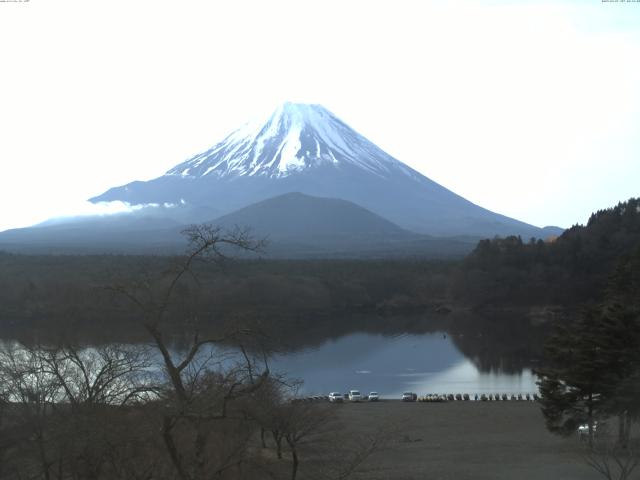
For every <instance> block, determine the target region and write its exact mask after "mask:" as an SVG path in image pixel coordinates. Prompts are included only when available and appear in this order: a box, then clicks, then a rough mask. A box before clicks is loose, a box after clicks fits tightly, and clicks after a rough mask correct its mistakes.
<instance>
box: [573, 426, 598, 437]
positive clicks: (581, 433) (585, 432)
mask: <svg viewBox="0 0 640 480" xmlns="http://www.w3.org/2000/svg"><path fill="white" fill-rule="evenodd" d="M597 430H598V422H593V434H594V435H595V434H596V431H597ZM578 438H579V439H580V440H586V439H588V438H589V424H588V423H585V424H584V425H580V426H579V427H578Z"/></svg>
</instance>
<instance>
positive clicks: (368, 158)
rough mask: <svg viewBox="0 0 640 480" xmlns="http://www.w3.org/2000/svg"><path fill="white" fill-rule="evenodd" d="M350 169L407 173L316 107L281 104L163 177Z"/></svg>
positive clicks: (384, 174) (408, 171) (275, 174)
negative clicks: (264, 118)
mask: <svg viewBox="0 0 640 480" xmlns="http://www.w3.org/2000/svg"><path fill="white" fill-rule="evenodd" d="M344 164H351V165H353V166H357V167H359V168H362V169H364V170H366V171H368V172H370V173H373V174H375V175H378V176H381V177H387V176H389V175H391V174H392V173H393V172H398V171H399V172H403V173H405V174H407V175H411V174H412V173H413V171H412V170H411V169H409V168H407V167H406V166H405V165H404V164H403V163H401V162H399V161H397V160H396V159H394V158H393V157H391V156H389V155H387V154H386V153H385V152H384V151H382V150H381V149H379V148H378V147H376V146H375V145H374V144H373V143H371V142H370V141H369V140H367V139H366V138H364V137H363V136H362V135H360V134H358V133H357V132H356V131H354V130H353V129H352V128H351V127H349V126H348V125H346V124H345V123H344V122H342V121H341V120H340V119H338V118H337V117H336V116H335V115H334V114H332V113H331V112H329V111H328V110H327V109H326V108H324V107H323V106H321V105H309V104H303V103H290V102H287V103H284V104H282V105H280V106H279V107H278V108H277V109H276V110H275V111H274V112H273V114H272V115H271V116H270V117H269V118H268V119H267V121H266V122H251V123H247V124H246V125H244V126H242V127H240V128H239V129H237V130H235V131H234V132H232V133H231V134H229V135H228V136H227V137H226V138H225V139H224V140H222V141H221V142H220V143H218V144H216V145H215V146H213V147H212V148H210V149H209V150H207V151H205V152H202V153H200V154H198V155H196V156H195V157H193V158H190V159H189V160H187V161H185V162H183V163H181V164H180V165H178V166H176V167H174V168H172V169H171V170H169V171H168V172H167V175H179V176H182V177H205V176H207V175H209V176H216V177H234V176H249V177H251V176H265V177H272V178H273V177H285V176H288V175H290V174H292V173H294V172H299V171H301V170H305V169H312V168H314V167H319V166H322V165H334V166H339V165H344Z"/></svg>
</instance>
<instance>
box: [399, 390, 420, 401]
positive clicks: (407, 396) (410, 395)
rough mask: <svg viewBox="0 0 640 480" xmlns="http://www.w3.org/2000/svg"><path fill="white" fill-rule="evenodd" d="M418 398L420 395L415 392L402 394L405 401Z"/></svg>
mask: <svg viewBox="0 0 640 480" xmlns="http://www.w3.org/2000/svg"><path fill="white" fill-rule="evenodd" d="M417 399H418V395H417V394H415V393H413V392H404V393H403V394H402V401H403V402H415V401H416V400H417Z"/></svg>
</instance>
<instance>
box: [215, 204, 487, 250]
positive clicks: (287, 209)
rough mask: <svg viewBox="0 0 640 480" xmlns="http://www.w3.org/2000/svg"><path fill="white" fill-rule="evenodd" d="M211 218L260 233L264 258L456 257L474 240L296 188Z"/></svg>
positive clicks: (220, 222) (472, 243) (223, 223)
mask: <svg viewBox="0 0 640 480" xmlns="http://www.w3.org/2000/svg"><path fill="white" fill-rule="evenodd" d="M211 223H213V224H215V225H220V226H223V227H226V228H234V227H235V226H246V227H250V228H251V230H252V233H253V234H254V235H255V236H256V237H265V236H266V237H267V239H268V240H269V244H268V246H267V249H266V251H265V254H266V256H268V257H287V258H302V257H323V256H327V257H349V258H354V257H407V256H420V257H425V256H426V257H438V258H442V257H460V256H463V255H464V254H466V253H468V252H469V251H471V249H472V248H473V245H474V244H475V241H476V240H477V239H453V238H436V237H430V236H428V235H420V234H416V233H413V232H409V231H408V230H404V229H402V228H400V227H398V226H397V225H395V224H394V223H392V222H390V221H388V220H386V219H384V218H382V217H380V216H379V215H376V214H375V213H372V212H370V211H369V210H367V209H365V208H363V207H361V206H359V205H356V204H354V203H352V202H349V201H346V200H340V199H335V198H321V197H313V196H310V195H305V194H302V193H299V192H294V193H287V194H284V195H280V196H277V197H274V198H270V199H267V200H263V201H262V202H258V203H255V204H253V205H250V206H248V207H245V208H242V209H240V210H237V211H235V212H233V213H231V214H229V215H225V216H222V217H220V218H217V219H215V220H214V221H213V222H211Z"/></svg>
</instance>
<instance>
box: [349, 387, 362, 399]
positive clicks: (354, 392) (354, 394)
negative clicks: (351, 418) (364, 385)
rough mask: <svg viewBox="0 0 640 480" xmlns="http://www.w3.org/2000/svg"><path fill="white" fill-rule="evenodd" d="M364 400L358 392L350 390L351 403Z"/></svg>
mask: <svg viewBox="0 0 640 480" xmlns="http://www.w3.org/2000/svg"><path fill="white" fill-rule="evenodd" d="M360 400H362V395H361V394H360V391H358V390H349V401H350V402H359V401H360Z"/></svg>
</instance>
